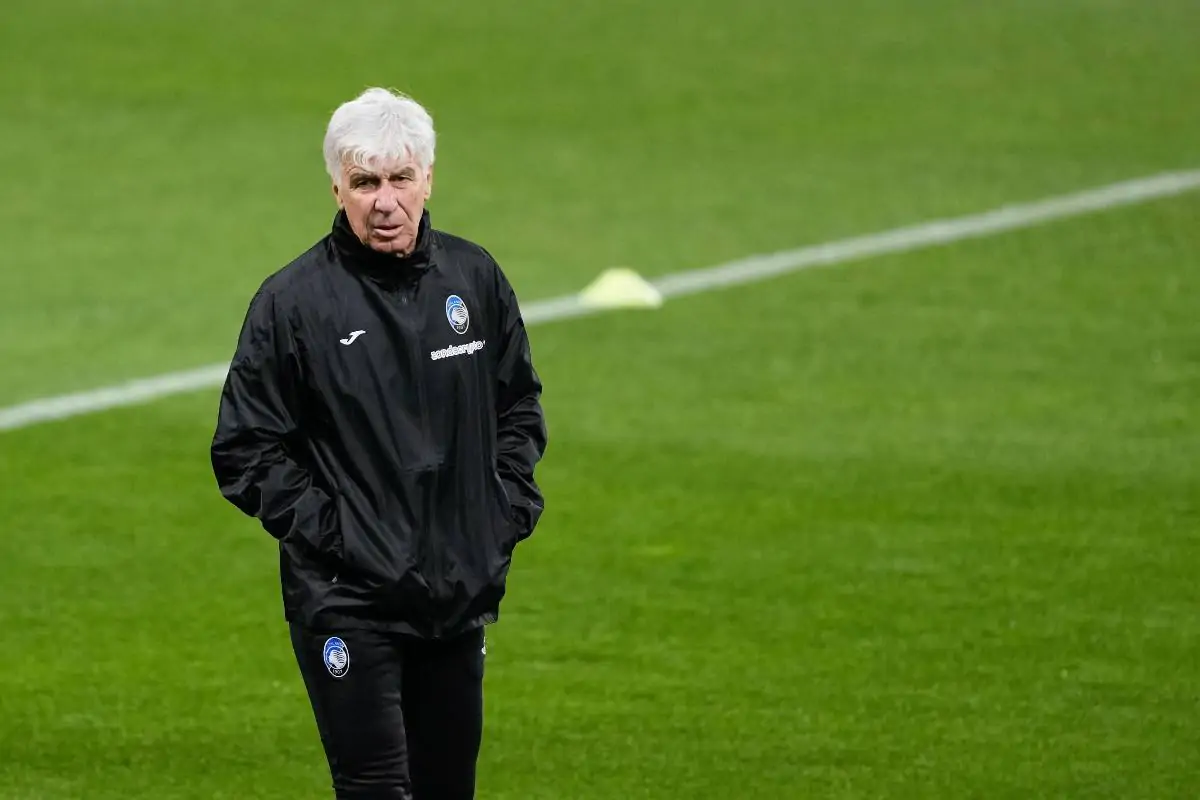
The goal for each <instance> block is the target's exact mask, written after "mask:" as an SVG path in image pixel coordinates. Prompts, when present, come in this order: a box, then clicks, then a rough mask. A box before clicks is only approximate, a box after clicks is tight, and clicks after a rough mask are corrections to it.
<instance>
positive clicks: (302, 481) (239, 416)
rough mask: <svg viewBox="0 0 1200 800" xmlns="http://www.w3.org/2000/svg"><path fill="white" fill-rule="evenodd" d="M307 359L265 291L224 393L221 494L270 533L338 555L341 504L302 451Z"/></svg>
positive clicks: (215, 452) (216, 443) (217, 454)
mask: <svg viewBox="0 0 1200 800" xmlns="http://www.w3.org/2000/svg"><path fill="white" fill-rule="evenodd" d="M298 364H299V362H298V359H297V357H296V346H295V341H294V339H293V338H292V335H291V330H290V327H289V326H288V323H287V321H286V320H282V319H280V318H279V315H278V314H277V313H276V309H275V298H274V297H273V296H272V295H271V294H270V293H269V291H267V290H266V289H260V290H259V292H258V294H257V295H256V296H255V298H254V300H253V301H252V302H251V304H250V310H249V312H248V313H247V315H246V320H245V322H244V323H243V325H242V331H241V335H240V336H239V338H238V345H237V350H236V352H235V353H234V357H233V361H232V363H231V364H230V366H229V375H228V377H227V378H226V380H225V386H224V389H223V390H222V392H221V404H220V409H219V411H218V415H217V430H216V434H215V435H214V436H213V442H212V453H211V455H212V466H213V473H214V474H215V475H216V478H217V485H218V486H219V487H220V489H221V494H223V495H224V496H225V498H226V499H227V500H229V502H231V503H233V505H235V506H237V508H238V509H240V510H241V511H242V512H243V513H245V514H248V515H249V516H252V517H257V518H258V520H259V521H260V522H261V523H262V526H263V528H264V529H266V531H267V532H268V533H270V534H271V535H272V536H274V537H275V538H276V539H279V540H281V541H284V542H294V543H296V544H300V545H302V546H305V547H307V548H309V549H310V551H312V552H314V554H315V555H320V556H324V557H331V556H333V555H334V547H335V546H336V532H337V512H336V505H335V503H334V501H333V499H332V498H330V497H329V495H328V494H326V493H325V492H324V491H322V490H321V488H320V487H318V486H316V485H314V483H313V479H312V475H311V474H310V473H309V472H308V470H306V469H305V468H304V467H303V466H302V465H301V464H300V463H298V462H297V460H296V458H295V455H294V453H295V452H297V451H296V449H295V448H296V443H297V439H298V436H299V425H298V419H297V408H298V405H299V403H298V396H297V387H298V386H299V379H298V371H299V366H298Z"/></svg>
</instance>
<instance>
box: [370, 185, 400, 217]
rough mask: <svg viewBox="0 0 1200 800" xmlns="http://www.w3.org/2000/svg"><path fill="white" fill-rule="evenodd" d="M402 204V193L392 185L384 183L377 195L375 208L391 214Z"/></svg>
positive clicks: (382, 212)
mask: <svg viewBox="0 0 1200 800" xmlns="http://www.w3.org/2000/svg"><path fill="white" fill-rule="evenodd" d="M399 205H400V194H399V192H397V191H396V190H395V189H393V188H392V187H391V186H388V185H386V184H385V185H384V186H383V187H382V188H380V190H379V191H378V192H377V193H376V195H375V210H376V211H378V212H379V213H381V214H390V213H392V212H393V211H395V210H396V208H397V207H398V206H399Z"/></svg>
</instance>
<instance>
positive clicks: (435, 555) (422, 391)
mask: <svg viewBox="0 0 1200 800" xmlns="http://www.w3.org/2000/svg"><path fill="white" fill-rule="evenodd" d="M416 288H417V283H416V281H412V282H410V283H407V284H405V286H404V287H403V288H402V289H401V290H400V305H401V306H402V311H401V313H402V314H404V315H405V318H406V319H407V318H408V317H409V315H410V314H411V315H412V327H413V336H412V337H411V339H410V341H411V342H412V344H411V350H412V357H413V364H414V365H415V370H414V376H413V377H414V378H415V381H414V382H415V383H416V386H417V405H418V407H419V409H420V412H421V430H422V432H426V431H428V430H429V396H428V393H427V391H426V386H425V381H424V380H423V379H422V378H421V374H422V368H423V367H424V361H422V359H421V315H420V313H419V310H417V309H416V302H415V300H416ZM422 499H423V500H424V498H422ZM428 510H429V509H427V508H425V507H424V502H422V511H426V512H427V511H428ZM424 516H425V519H424V520H423V524H424V526H425V527H424V528H423V529H422V530H421V535H422V538H423V539H424V541H425V546H426V547H427V548H428V553H429V568H430V571H431V573H432V574H430V575H428V576H426V579H427V580H428V581H429V584H430V588H431V589H432V590H433V592H434V602H437V599H436V592H437V589H436V587H437V586H439V585H440V584H441V580H442V572H443V570H444V565H443V564H442V558H441V549H440V547H439V543H438V542H435V541H433V534H434V531H433V526H431V525H429V518H428V514H425V515H424ZM432 616H433V618H434V620H435V622H434V623H433V638H435V639H439V638H441V636H442V626H441V623H439V622H437V621H436V620H437V619H438V618H439V615H438V613H437V611H436V609H435V610H434V613H433V615H432Z"/></svg>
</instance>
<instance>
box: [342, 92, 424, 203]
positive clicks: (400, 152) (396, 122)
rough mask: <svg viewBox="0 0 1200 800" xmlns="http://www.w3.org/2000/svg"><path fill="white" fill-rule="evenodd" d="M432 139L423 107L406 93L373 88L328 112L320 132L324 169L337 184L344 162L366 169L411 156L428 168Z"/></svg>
mask: <svg viewBox="0 0 1200 800" xmlns="http://www.w3.org/2000/svg"><path fill="white" fill-rule="evenodd" d="M435 143H436V136H435V134H434V132H433V118H432V117H430V116H429V112H428V111H426V110H425V109H424V108H422V107H421V105H420V104H419V103H418V102H417V101H415V100H413V99H412V98H411V97H409V96H407V95H404V94H400V93H399V92H390V91H388V90H387V89H380V88H378V87H375V88H371V89H367V90H366V91H365V92H363V93H362V94H360V95H359V96H358V97H356V98H354V99H353V100H350V101H348V102H345V103H343V104H342V105H340V106H338V109H337V110H336V111H334V112H333V116H332V117H330V119H329V127H328V128H327V129H326V131H325V147H324V151H325V169H326V170H327V171H328V172H329V177H330V178H331V179H332V180H333V182H334V183H341V177H342V166H343V165H344V164H354V165H357V166H360V167H368V168H370V167H371V165H372V164H373V163H378V162H380V161H389V160H392V159H402V158H404V157H405V156H406V155H411V156H412V157H413V158H414V159H415V160H416V162H417V164H418V165H419V166H420V167H421V169H429V168H430V167H431V166H433V150H434V145H435Z"/></svg>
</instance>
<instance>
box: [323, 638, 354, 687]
mask: <svg viewBox="0 0 1200 800" xmlns="http://www.w3.org/2000/svg"><path fill="white" fill-rule="evenodd" d="M324 656H325V669H327V670H329V674H330V675H332V676H333V677H335V678H344V677H346V673H347V672H349V671H350V650H349V649H347V647H346V643H345V642H343V641H342V640H341V639H339V638H338V637H336V636H332V637H330V638H329V639H326V640H325V651H324Z"/></svg>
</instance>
